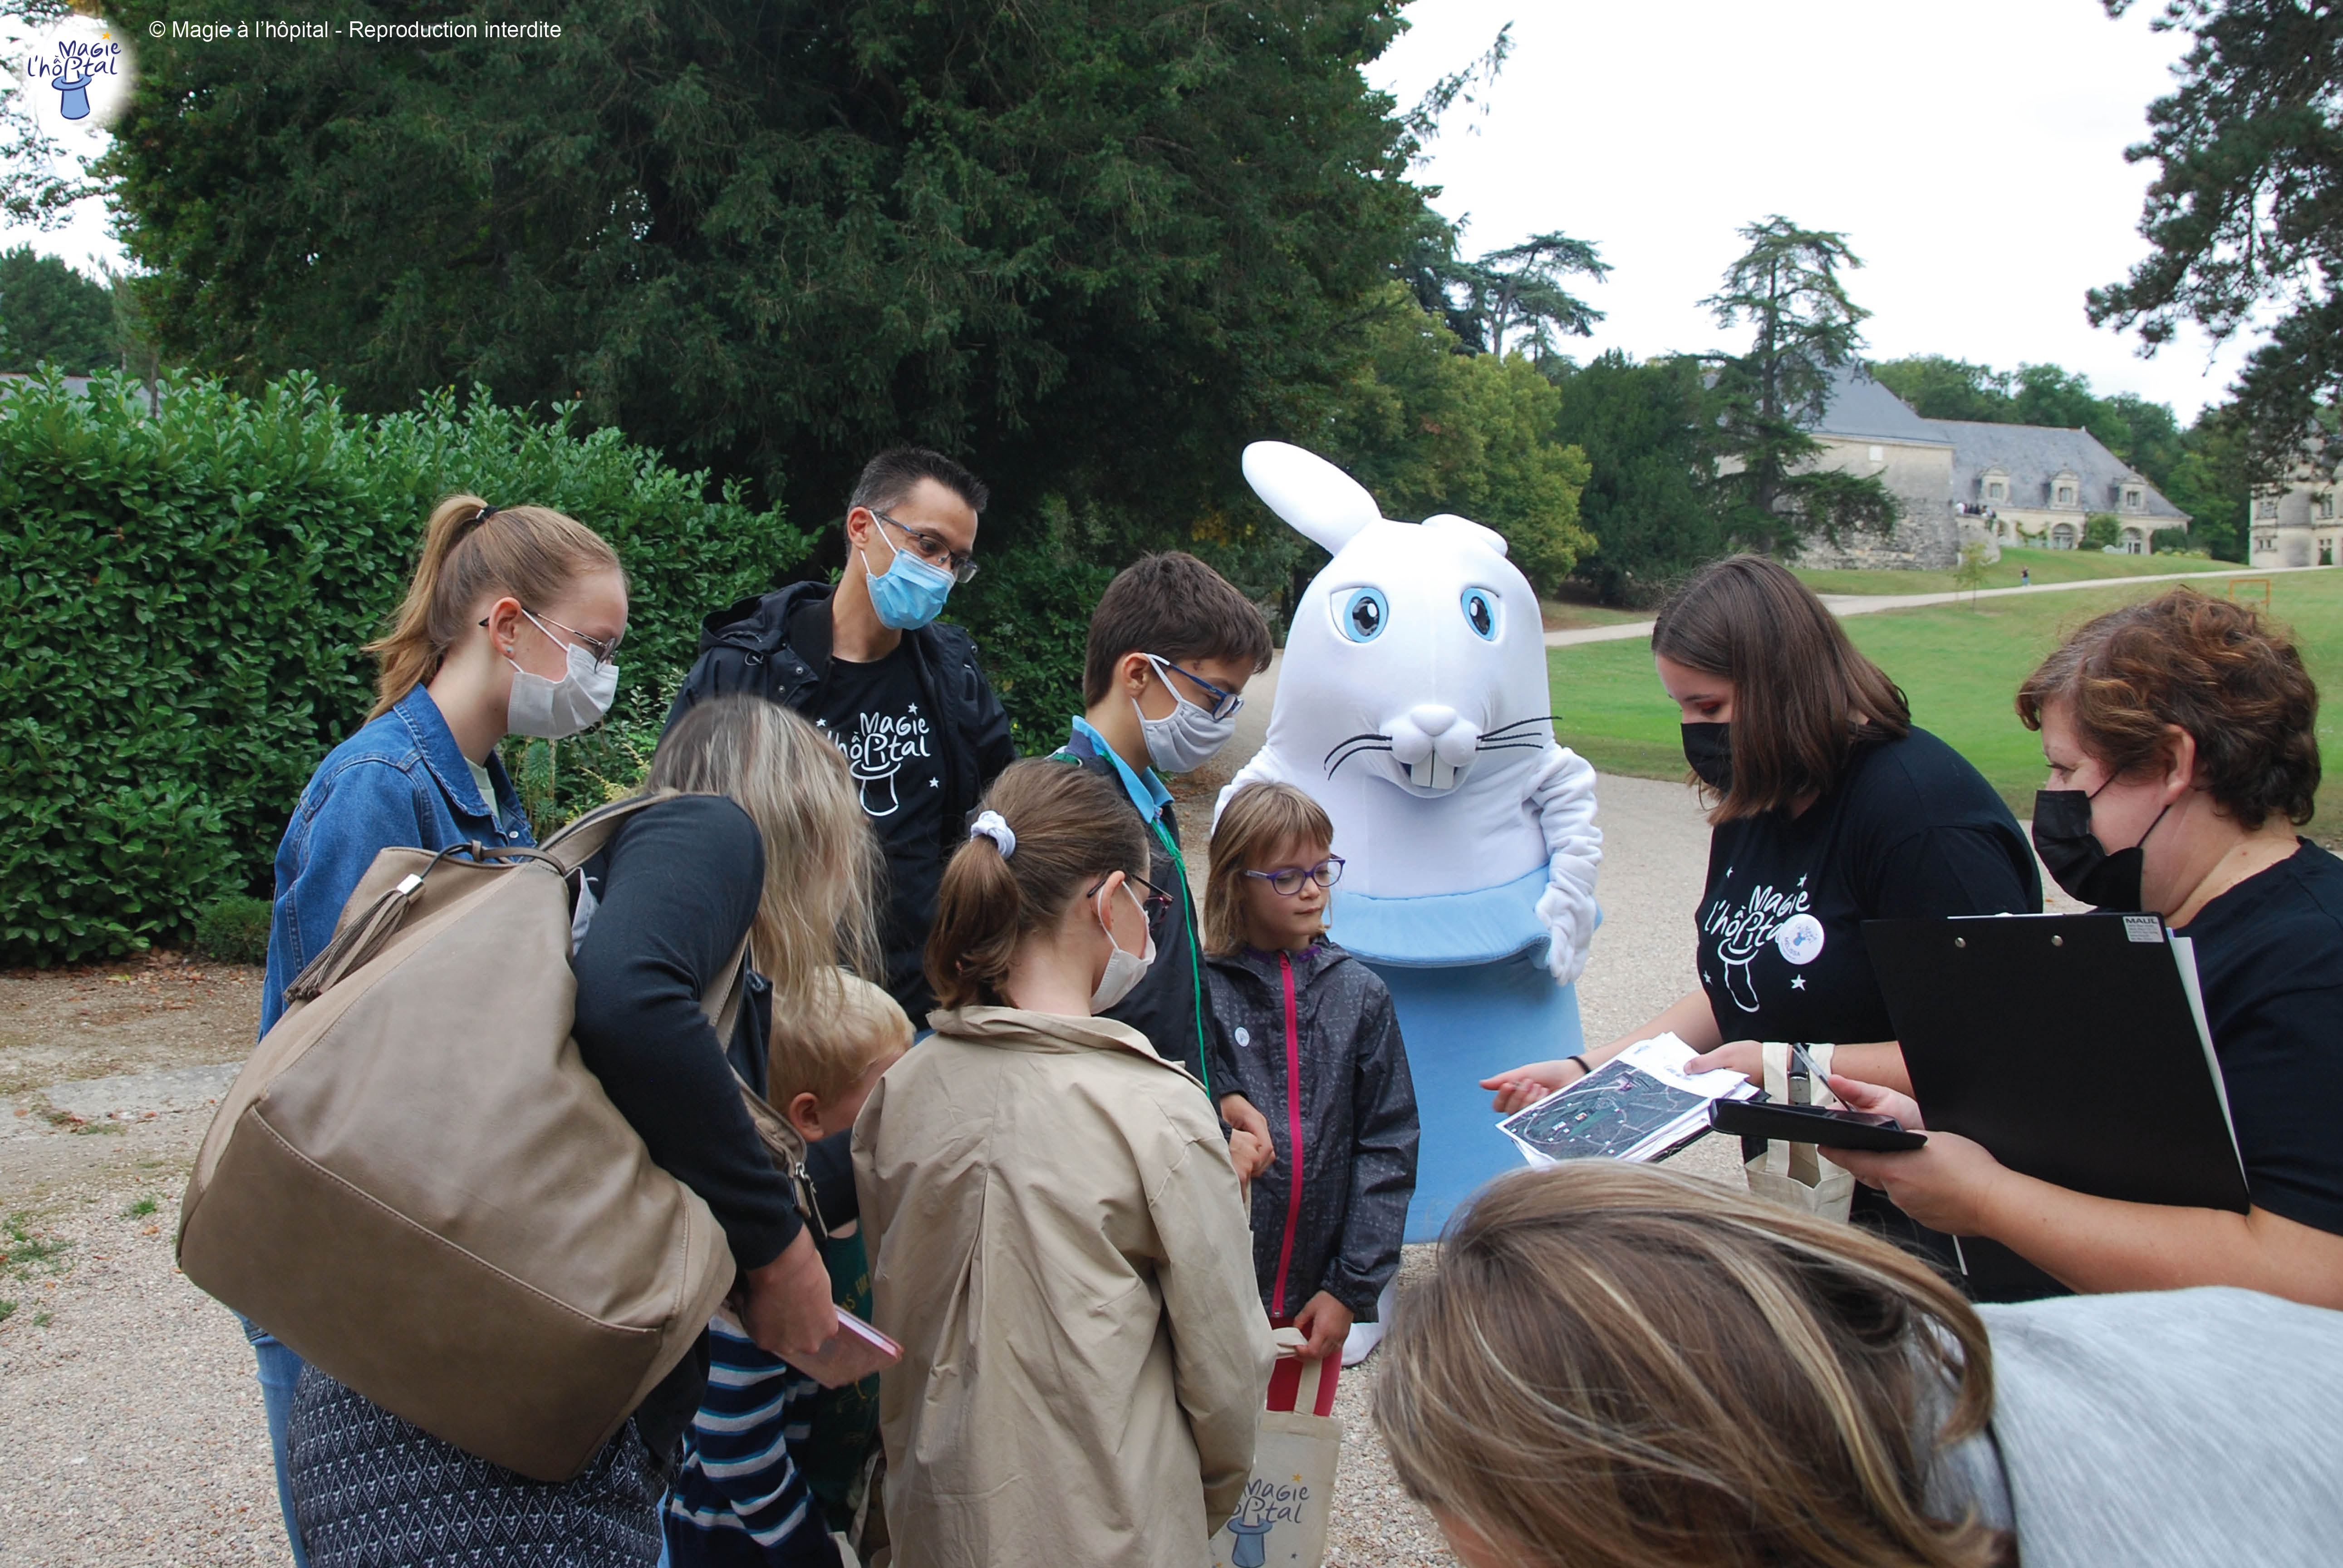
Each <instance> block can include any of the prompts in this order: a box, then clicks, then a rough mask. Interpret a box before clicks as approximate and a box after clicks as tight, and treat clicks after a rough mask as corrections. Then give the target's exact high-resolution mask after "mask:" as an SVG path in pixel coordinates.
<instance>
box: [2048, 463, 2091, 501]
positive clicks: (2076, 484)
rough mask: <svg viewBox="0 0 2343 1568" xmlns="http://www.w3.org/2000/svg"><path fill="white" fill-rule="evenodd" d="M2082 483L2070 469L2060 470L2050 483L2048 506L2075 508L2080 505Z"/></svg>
mask: <svg viewBox="0 0 2343 1568" xmlns="http://www.w3.org/2000/svg"><path fill="white" fill-rule="evenodd" d="M2082 497H2083V481H2082V479H2081V478H2080V477H2078V476H2077V474H2076V473H2075V470H2074V469H2072V468H2061V469H2059V470H2058V473H2057V476H2056V477H2054V478H2053V479H2052V480H2051V481H2050V504H2051V505H2052V506H2054V507H2076V506H2080V505H2081V504H2082Z"/></svg>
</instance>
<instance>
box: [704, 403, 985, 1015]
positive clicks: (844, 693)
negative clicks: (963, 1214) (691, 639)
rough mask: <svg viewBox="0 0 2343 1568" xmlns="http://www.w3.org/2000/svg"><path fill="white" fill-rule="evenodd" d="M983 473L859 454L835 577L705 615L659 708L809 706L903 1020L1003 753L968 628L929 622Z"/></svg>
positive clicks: (917, 456) (981, 495) (924, 994)
mask: <svg viewBox="0 0 2343 1568" xmlns="http://www.w3.org/2000/svg"><path fill="white" fill-rule="evenodd" d="M988 498H989V497H988V494H987V491H986V489H985V487H984V484H983V482H982V481H980V479H978V478H977V477H976V476H975V475H973V474H971V473H970V472H969V471H968V470H967V469H966V468H964V467H960V464H958V463H956V462H954V461H952V460H951V459H950V457H945V456H943V455H942V454H941V453H940V452H930V451H926V450H924V449H922V448H920V447H895V448H893V449H892V450H890V451H886V452H881V453H880V454H879V456H877V457H873V458H872V459H870V464H869V465H868V466H867V467H864V468H863V470H862V477H861V478H860V480H859V481H857V482H856V484H855V487H854V495H853V498H852V499H851V502H850V506H849V508H848V510H847V514H846V568H845V570H844V571H843V572H842V573H841V574H840V577H839V579H838V583H837V586H836V587H835V588H832V587H831V586H830V585H829V584H826V583H818V582H808V583H792V584H790V585H789V587H787V588H781V589H779V590H778V591H777V592H773V593H769V594H765V595H762V596H761V597H759V598H747V599H743V600H741V601H740V602H739V603H738V604H736V605H733V606H732V607H730V608H728V609H723V610H719V611H718V612H717V613H715V614H714V615H711V616H709V618H708V619H707V621H706V622H705V623H704V625H703V626H702V628H701V630H700V634H699V659H698V660H697V662H695V663H694V664H693V665H692V667H691V673H690V674H689V676H688V677H686V678H685V679H684V683H683V688H682V689H681V690H680V691H679V692H678V693H677V694H676V699H675V707H674V709H673V710H672V711H671V712H670V713H669V715H668V725H669V728H672V727H673V726H674V724H675V721H676V720H677V719H679V718H680V717H681V716H682V715H683V713H684V711H685V710H686V709H689V708H690V707H691V706H692V704H694V703H696V702H698V701H699V699H701V698H703V697H712V696H714V695H716V694H718V693H719V692H727V691H749V692H754V693H755V694H757V695H758V696H759V697H763V698H765V699H768V700H769V701H773V702H778V703H779V704H780V705H781V706H782V707H784V708H789V709H795V710H796V711H797V712H799V713H800V714H802V715H804V716H805V717H806V718H807V719H809V720H810V721H812V723H813V724H814V726H815V727H816V728H818V729H820V730H821V731H822V732H823V733H824V734H826V735H828V736H829V737H830V739H831V740H832V741H833V742H835V743H836V744H837V746H838V749H840V751H842V752H844V753H845V755H846V760H847V762H848V764H849V766H850V767H851V769H853V772H854V778H855V782H856V784H857V785H858V786H859V787H860V791H861V798H862V809H863V811H864V813H865V814H866V815H867V816H868V817H869V818H870V826H871V829H872V830H873V831H874V832H875V833H876V834H877V836H878V839H879V845H880V851H881V852H882V853H883V854H884V855H885V857H886V859H887V902H886V907H885V910H884V911H883V918H882V923H881V927H880V940H881V941H882V942H883V944H884V945H885V948H886V951H887V977H886V980H887V990H888V991H889V992H890V994H892V995H893V997H894V998H895V1000H897V1001H898V1002H900V1004H901V1005H902V1008H903V1010H904V1011H905V1012H907V1013H909V1014H910V1016H911V1019H912V1020H913V1021H914V1022H915V1023H924V1022H925V1020H926V1019H927V1015H928V1010H929V1009H930V1007H932V1006H933V1005H934V998H933V996H932V995H931V994H930V991H929V990H928V984H927V980H926V979H925V978H924V977H923V976H922V975H921V973H920V959H921V954H922V953H923V952H924V950H926V947H927V941H928V928H929V927H930V925H931V924H932V923H933V922H934V920H935V906H936V883H937V881H938V879H940V877H941V876H942V875H943V866H944V861H945V860H946V859H948V858H949V857H950V854H951V851H952V850H953V849H957V848H958V847H959V845H960V841H961V840H962V839H965V838H966V837H967V831H968V829H967V822H968V817H969V814H970V812H971V811H973V810H975V809H976V803H977V802H978V801H979V800H980V799H982V798H983V795H984V791H985V789H986V787H987V786H989V785H990V784H991V782H992V780H993V779H995V778H996V777H998V776H999V774H1000V772H1001V769H1004V768H1006V767H1008V766H1009V764H1010V763H1011V762H1013V761H1015V760H1016V759H1017V752H1016V749H1015V747H1014V746H1012V745H1011V742H1010V739H1009V717H1008V715H1007V714H1006V713H1004V712H1003V711H1002V710H1001V700H1000V699H999V698H997V697H995V696H994V695H993V692H992V688H991V687H990V685H989V684H988V683H987V682H986V680H985V678H984V674H983V672H982V670H980V668H978V666H977V660H976V645H975V643H974V642H972V641H971V640H970V638H969V635H968V633H967V632H965V631H963V630H961V629H960V628H958V627H954V626H942V625H939V624H937V623H936V616H937V615H938V614H939V613H940V611H941V610H942V609H943V608H944V603H945V600H946V598H948V597H949V596H950V592H951V590H952V588H954V587H955V586H956V585H958V584H960V583H964V582H966V581H968V579H969V578H972V577H974V576H975V575H976V571H977V564H976V561H975V559H974V558H973V552H974V550H975V548H976V528H977V518H978V515H979V514H980V513H981V512H982V511H983V510H984V505H985V502H986V500H987V499H988Z"/></svg>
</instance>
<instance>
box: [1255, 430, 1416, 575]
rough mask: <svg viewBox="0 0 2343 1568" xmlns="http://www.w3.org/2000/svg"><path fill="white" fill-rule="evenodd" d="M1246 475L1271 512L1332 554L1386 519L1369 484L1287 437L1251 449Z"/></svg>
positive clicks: (1256, 493) (1257, 443)
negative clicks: (1369, 489) (1366, 484)
mask: <svg viewBox="0 0 2343 1568" xmlns="http://www.w3.org/2000/svg"><path fill="white" fill-rule="evenodd" d="M1244 477H1245V483H1246V484H1248V485H1251V486H1252V490H1253V494H1254V495H1256V496H1259V497H1260V498H1262V501H1263V502H1264V503H1266V504H1267V506H1268V508H1269V509H1270V510H1271V511H1272V512H1275V513H1276V514H1277V515H1278V516H1279V517H1281V518H1284V519H1285V520H1286V521H1287V522H1289V523H1291V524H1292V525H1293V529H1294V531H1295V532H1296V533H1299V534H1300V535H1302V538H1306V539H1309V540H1311V541H1312V543H1314V544H1318V545H1322V546H1323V547H1324V548H1325V549H1326V550H1327V552H1328V553H1329V554H1332V553H1334V552H1336V551H1339V550H1341V549H1342V547H1343V546H1344V545H1347V544H1349V543H1350V542H1351V541H1352V540H1353V538H1357V537H1358V536H1359V534H1360V533H1361V532H1362V531H1363V530H1364V529H1365V528H1366V527H1367V525H1369V524H1370V523H1376V522H1380V521H1382V520H1383V508H1380V507H1378V506H1376V505H1375V498H1374V497H1373V496H1371V495H1369V494H1368V493H1367V487H1365V486H1364V485H1362V484H1361V483H1359V481H1358V480H1356V479H1353V477H1351V476H1350V475H1348V474H1346V473H1344V472H1342V469H1340V468H1338V467H1334V465H1333V464H1332V463H1330V462H1328V461H1327V460H1326V459H1325V458H1323V457H1320V456H1318V454H1316V453H1315V452H1305V451H1303V450H1302V448H1301V447H1289V446H1287V445H1286V444H1285V443H1284V442H1282V441H1255V442H1254V443H1253V444H1252V445H1251V446H1250V447H1246V448H1245V449H1244Z"/></svg>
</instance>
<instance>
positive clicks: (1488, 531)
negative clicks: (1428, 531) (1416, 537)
mask: <svg viewBox="0 0 2343 1568" xmlns="http://www.w3.org/2000/svg"><path fill="white" fill-rule="evenodd" d="M1423 526H1424V527H1425V528H1443V529H1446V530H1447V531H1448V532H1450V533H1455V534H1462V535H1463V536H1464V537H1465V538H1469V539H1471V540H1472V541H1473V543H1475V544H1477V545H1479V546H1480V547H1481V548H1483V549H1490V550H1494V551H1496V552H1497V553H1498V554H1499V555H1501V556H1502V555H1504V554H1505V553H1506V551H1505V536H1504V535H1503V534H1501V533H1499V532H1498V531H1497V530H1496V529H1494V528H1491V527H1489V526H1488V525H1487V524H1485V523H1476V522H1474V521H1473V519H1472V518H1460V517H1458V516H1457V515H1456V514H1455V513H1453V512H1443V513H1441V514H1440V515H1439V516H1438V517H1435V518H1424V519H1423Z"/></svg>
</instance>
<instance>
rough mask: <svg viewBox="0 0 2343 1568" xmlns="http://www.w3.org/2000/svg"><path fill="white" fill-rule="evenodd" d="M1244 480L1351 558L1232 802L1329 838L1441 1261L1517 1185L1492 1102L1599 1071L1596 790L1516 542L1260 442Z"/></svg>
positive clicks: (1307, 611) (1343, 921)
mask: <svg viewBox="0 0 2343 1568" xmlns="http://www.w3.org/2000/svg"><path fill="white" fill-rule="evenodd" d="M1244 472H1245V477H1246V479H1247V480H1248V481H1249V482H1250V483H1251V484H1252V487H1253V489H1254V490H1255V491H1256V492H1258V493H1259V495H1260V496H1261V498H1262V500H1263V501H1265V502H1267V503H1268V504H1269V507H1270V509H1271V510H1272V511H1274V512H1275V513H1276V514H1277V515H1278V516H1279V517H1281V518H1283V519H1284V520H1285V521H1286V522H1287V523H1289V524H1291V525H1292V527H1293V528H1295V529H1296V530H1298V531H1299V532H1301V533H1302V535H1304V536H1305V537H1307V538H1310V539H1312V540H1314V541H1315V542H1317V543H1318V544H1320V545H1322V546H1323V547H1324V548H1326V549H1327V550H1329V551H1331V552H1332V555H1333V560H1332V562H1330V563H1329V564H1328V565H1327V567H1326V569H1325V570H1323V571H1322V572H1320V573H1319V574H1318V576H1317V578H1315V579H1314V580H1312V583H1311V584H1310V587H1309V589H1308V591H1306V592H1305V593H1304V594H1303V595H1302V599H1301V601H1300V602H1299V603H1298V604H1297V605H1296V606H1295V607H1294V611H1293V625H1292V628H1291V629H1290V631H1289V633H1288V635H1287V638H1286V645H1285V657H1284V660H1283V662H1282V665H1281V667H1280V669H1279V673H1278V678H1277V698H1276V705H1275V707H1274V708H1272V709H1271V712H1270V720H1269V737H1268V740H1267V743H1266V744H1265V745H1264V746H1263V747H1262V749H1261V751H1260V752H1259V754H1258V755H1256V756H1255V757H1254V758H1253V759H1252V761H1250V762H1248V763H1247V764H1246V765H1245V766H1244V767H1243V769H1241V770H1240V771H1239V772H1238V774H1237V776H1236V778H1235V779H1233V780H1232V781H1231V783H1230V785H1229V788H1228V789H1227V790H1226V791H1223V792H1222V797H1221V799H1222V803H1223V804H1225V803H1226V801H1227V799H1228V797H1229V795H1230V794H1231V793H1233V792H1234V791H1235V790H1237V789H1242V787H1243V786H1244V785H1246V784H1249V783H1254V782H1259V781H1262V780H1270V779H1273V780H1277V781H1279V782H1282V783H1287V784H1292V785H1294V786H1296V787H1297V788H1299V789H1302V790H1303V791H1304V792H1305V793H1307V794H1308V795H1310V796H1311V797H1312V799H1315V800H1317V802H1318V803H1319V804H1320V805H1322V806H1323V807H1324V808H1325V809H1326V814H1327V816H1328V817H1330V818H1331V819H1332V821H1333V824H1334V853H1336V854H1338V855H1341V856H1342V857H1343V858H1344V859H1345V860H1346V861H1347V862H1348V864H1347V865H1346V866H1345V868H1344V869H1343V873H1342V882H1341V884H1340V885H1339V886H1338V887H1337V888H1336V889H1335V890H1334V897H1333V906H1332V919H1331V934H1332V937H1333V939H1334V940H1336V941H1337V942H1339V943H1341V944H1342V946H1343V947H1344V948H1346V949H1348V950H1350V951H1352V952H1353V953H1354V954H1356V955H1357V956H1358V957H1360V958H1362V959H1363V960H1366V961H1367V962H1368V963H1369V964H1370V965H1372V966H1373V969H1374V970H1375V972H1376V973H1378V974H1380V975H1381V976H1383V980H1384V981H1385V982H1386V983H1387V984H1389V986H1390V987H1391V991H1392V998H1393V1001H1394V1002H1395V1003H1396V1004H1397V1007H1398V1011H1399V1020H1400V1030H1401V1033H1402V1034H1403V1036H1404V1037H1405V1039H1406V1042H1407V1055H1408V1065H1409V1068H1410V1070H1411V1071H1412V1072H1413V1077H1414V1081H1415V1095H1416V1105H1417V1110H1418V1112H1419V1114H1420V1116H1421V1119H1422V1122H1423V1149H1422V1155H1421V1158H1420V1162H1419V1165H1418V1171H1417V1177H1416V1188H1415V1199H1414V1201H1413V1203H1412V1204H1411V1205H1410V1207H1409V1209H1408V1221H1407V1239H1408V1240H1409V1241H1431V1240H1433V1239H1434V1238H1436V1237H1437V1236H1438V1235H1439V1232H1440V1227H1441V1226H1442V1224H1443V1223H1444V1222H1445V1221H1446V1220H1447V1218H1448V1215H1449V1212H1450V1211H1452V1210H1453V1209H1454V1208H1455V1207H1456V1206H1457V1205H1458V1204H1459V1203H1461V1202H1462V1201H1463V1200H1464V1199H1465V1198H1467V1197H1469V1196H1470V1195H1471V1194H1472V1192H1473V1190H1474V1189H1475V1188H1477V1187H1479V1186H1480V1185H1481V1184H1482V1183H1483V1182H1484V1181H1488V1180H1489V1179H1490V1178H1491V1177H1493V1176H1495V1175H1497V1174H1499V1173H1500V1172H1502V1171H1508V1170H1511V1169H1513V1167H1515V1166H1517V1165H1519V1164H1520V1163H1521V1156H1520V1154H1519V1152H1518V1151H1516V1149H1515V1148H1514V1146H1513V1142H1512V1141H1510V1140H1509V1139H1507V1138H1506V1137H1505V1136H1504V1134H1503V1133H1501V1132H1499V1131H1497V1130H1496V1123H1497V1115H1496V1113H1495V1112H1494V1111H1491V1110H1490V1108H1489V1103H1490V1099H1491V1096H1490V1093H1489V1091H1487V1090H1484V1089H1482V1088H1480V1087H1479V1081H1480V1080H1481V1079H1483V1078H1484V1077H1488V1076H1490V1075H1491V1074H1493V1073H1497V1072H1502V1071H1503V1070H1505V1069H1507V1068H1510V1067H1515V1066H1519V1065H1520V1064H1522V1063H1523V1062H1527V1061H1535V1060H1541V1059H1544V1058H1548V1057H1564V1056H1571V1055H1574V1054H1575V1053H1576V1052H1578V1051H1579V1050H1583V1049H1584V1041H1583V1038H1582V1035H1581V1032H1580V1029H1579V1021H1578V994H1577V990H1576V989H1575V986H1574V981H1575V980H1577V978H1578V974H1579V971H1580V970H1582V969H1584V967H1585V963H1586V949H1587V943H1588V941H1589V940H1590V939H1591V938H1592V937H1593V936H1594V927H1595V924H1596V921H1597V920H1598V918H1599V916H1598V913H1597V910H1596V909H1595V904H1594V871H1595V867H1596V865H1597V864H1598V863H1599V862H1600V861H1601V860H1602V859H1603V849H1602V845H1603V835H1602V833H1601V831H1600V830H1599V829H1596V827H1595V826H1594V768H1593V767H1592V766H1591V765H1590V764H1588V763H1587V762H1586V761H1585V759H1583V758H1581V757H1580V756H1578V754H1577V753H1575V752H1574V751H1571V750H1570V749H1567V748H1565V747H1564V746H1562V745H1560V744H1558V743H1557V742H1556V741H1555V739H1554V727H1553V714H1554V704H1553V702H1552V700H1551V697H1550V694H1549V692H1548V689H1547V684H1546V654H1545V638H1544V624H1543V622H1542V620H1541V618H1540V617H1539V614H1538V603H1537V596H1536V595H1535V594H1534V592H1533V591H1532V590H1531V588H1530V585H1529V582H1528V579H1526V578H1523V576H1522V574H1521V572H1520V570H1519V569H1518V568H1515V567H1514V566H1513V563H1512V562H1511V561H1509V560H1507V559H1506V558H1505V542H1504V540H1503V538H1501V537H1500V536H1499V535H1498V534H1496V533H1495V532H1494V531H1493V530H1492V529H1489V528H1483V527H1482V526H1481V525H1480V524H1478V523H1473V522H1468V521H1466V520H1465V519H1464V518H1457V517H1436V518H1426V519H1425V520H1424V521H1423V522H1421V523H1395V522H1392V521H1390V520H1389V519H1387V518H1384V517H1383V515H1382V513H1381V510H1380V508H1377V506H1376V505H1375V500H1374V498H1373V496H1371V495H1369V494H1368V493H1367V491H1366V490H1365V489H1364V488H1363V487H1362V486H1360V485H1359V484H1358V483H1357V482H1356V481H1355V480H1353V479H1352V478H1351V477H1350V476H1349V475H1347V474H1345V473H1343V472H1342V470H1341V469H1340V468H1337V467H1334V466H1333V465H1332V464H1331V463H1329V462H1327V461H1325V460H1324V459H1323V458H1321V457H1315V456H1313V455H1312V454H1311V453H1308V452H1305V451H1303V450H1302V449H1301V448H1300V447H1289V446H1285V445H1283V444H1282V443H1279V442H1268V441H1264V442H1257V443H1255V444H1254V445H1252V446H1251V447H1247V448H1245V455H1244Z"/></svg>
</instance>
